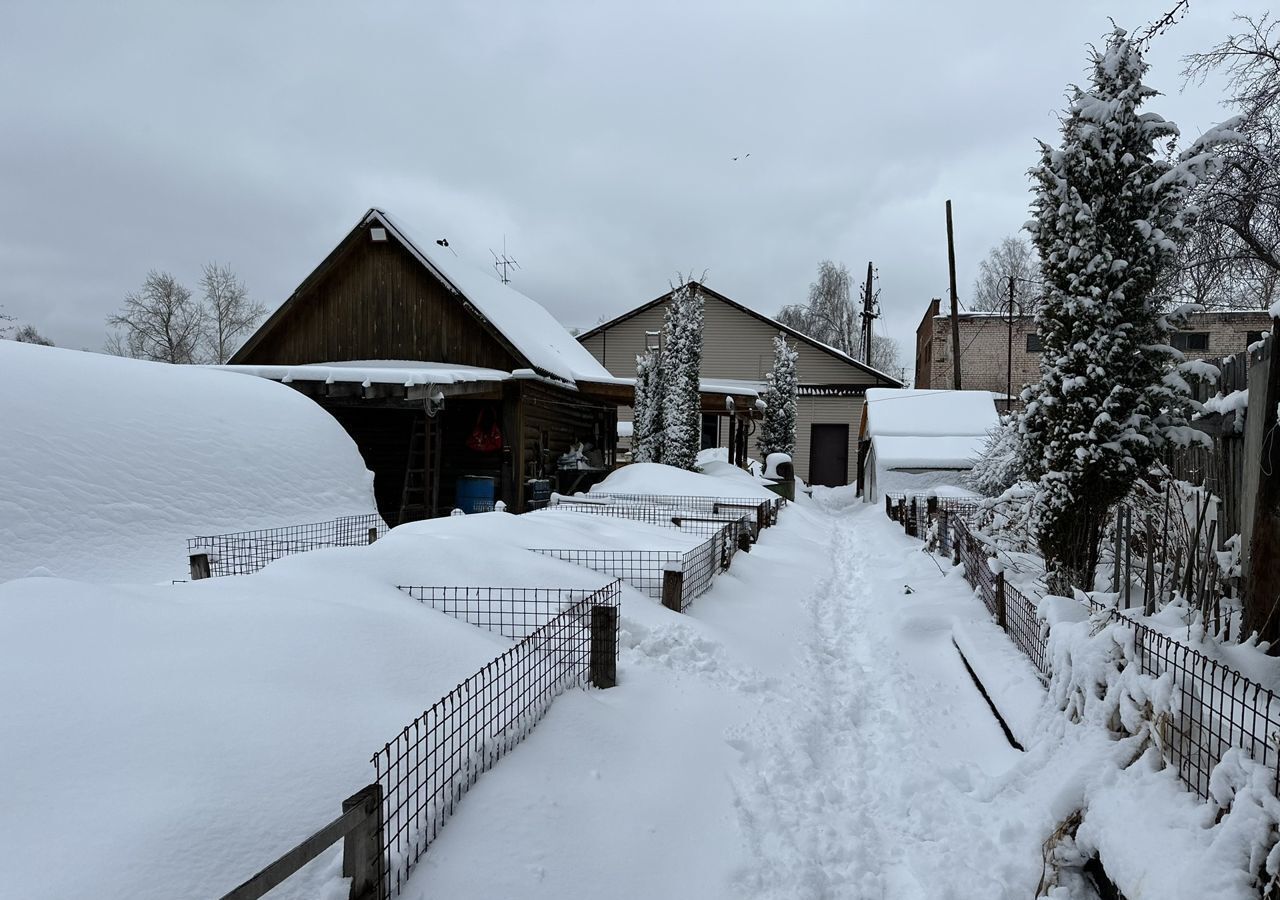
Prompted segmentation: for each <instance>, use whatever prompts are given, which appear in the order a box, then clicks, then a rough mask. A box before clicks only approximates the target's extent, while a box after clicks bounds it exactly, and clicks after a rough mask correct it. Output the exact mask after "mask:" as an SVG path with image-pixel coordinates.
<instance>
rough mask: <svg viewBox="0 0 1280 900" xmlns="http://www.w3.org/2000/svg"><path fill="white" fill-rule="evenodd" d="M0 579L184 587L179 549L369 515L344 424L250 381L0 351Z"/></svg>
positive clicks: (53, 352) (366, 479)
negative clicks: (230, 535) (222, 536)
mask: <svg viewBox="0 0 1280 900" xmlns="http://www.w3.org/2000/svg"><path fill="white" fill-rule="evenodd" d="M0 380H3V382H4V383H5V384H7V385H9V386H10V388H9V389H8V390H6V391H4V392H3V394H2V395H0V422H3V423H4V426H3V428H2V429H0V581H2V580H5V579H9V578H17V577H21V576H23V575H26V574H27V573H28V572H31V571H32V570H33V569H35V568H37V567H44V568H45V569H47V570H49V571H51V572H52V573H53V574H55V575H60V576H67V577H74V578H83V579H89V580H94V581H120V580H129V581H159V580H166V579H170V578H181V577H185V571H186V543H185V540H186V538H188V537H191V536H193V535H196V534H217V533H221V532H228V531H242V530H245V529H251V528H263V527H271V526H279V525H291V524H299V523H305V522H316V521H323V520H326V519H333V518H336V517H338V516H346V515H364V514H368V513H372V512H374V511H375V507H374V503H373V490H372V483H373V477H372V475H370V474H369V472H368V471H367V470H366V468H365V465H364V461H363V460H362V459H361V457H360V453H359V451H357V449H356V446H355V444H354V443H352V441H351V439H350V438H349V437H348V436H347V433H346V432H345V431H343V429H342V427H341V426H340V425H339V424H338V423H337V422H336V421H335V420H334V419H333V418H332V417H331V416H329V414H328V413H326V412H324V411H323V410H322V409H320V407H318V406H316V405H315V404H314V403H313V402H311V401H310V400H308V399H307V398H305V397H303V396H301V395H300V394H297V393H295V392H294V391H293V390H291V389H289V388H287V387H282V386H281V385H278V384H273V383H271V382H268V381H264V380H262V379H260V378H251V377H245V376H242V375H234V374H231V373H227V372H220V371H216V370H210V369H204V368H200V367H196V366H171V365H165V364H162V363H152V362H141V361H138V360H132V359H123V358H119V357H114V356H104V355H100V354H95V353H82V352H78V351H74V350H60V349H57V348H52V347H40V346H36V345H33V344H21V343H17V342H14V341H0Z"/></svg>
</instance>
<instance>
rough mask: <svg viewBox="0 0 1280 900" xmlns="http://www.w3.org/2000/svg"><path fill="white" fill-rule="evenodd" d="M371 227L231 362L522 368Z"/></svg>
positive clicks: (349, 241)
mask: <svg viewBox="0 0 1280 900" xmlns="http://www.w3.org/2000/svg"><path fill="white" fill-rule="evenodd" d="M375 227H378V226H377V224H376V223H374V224H373V225H370V224H368V223H366V224H362V225H360V226H358V227H356V229H355V230H353V231H352V232H351V233H350V234H349V235H348V236H347V237H346V239H345V240H344V241H343V242H342V243H341V244H339V245H338V247H337V249H335V250H334V251H333V253H331V254H330V255H329V257H328V258H327V259H326V260H325V261H324V262H322V263H321V264H320V266H319V267H317V268H316V270H315V271H314V272H312V273H311V275H309V276H308V277H307V280H306V281H304V282H303V283H302V285H301V286H300V287H299V288H298V289H297V290H296V291H295V292H294V294H293V296H292V297H290V298H289V299H288V300H287V301H286V302H285V303H284V305H283V306H281V307H280V309H279V310H277V312H276V313H275V314H274V315H273V316H272V317H271V318H270V319H268V320H267V321H266V322H265V323H264V324H263V326H262V327H261V328H259V329H258V331H257V333H256V334H254V336H253V337H251V338H250V339H249V340H248V341H247V342H246V343H245V345H244V347H242V348H241V349H240V351H239V352H237V353H236V355H235V356H234V357H232V359H231V362H233V363H244V364H249V365H255V364H256V365H301V364H305V363H320V362H340V361H343V360H355V359H403V360H422V361H431V362H444V363H454V364H458V365H468V366H484V367H487V368H493V369H502V370H504V371H507V372H509V371H511V370H512V369H517V368H523V367H527V366H528V365H529V363H528V362H527V361H526V360H524V359H523V358H522V357H521V356H519V355H518V354H517V352H516V351H515V349H514V348H513V347H511V345H510V344H509V343H508V342H507V341H506V340H505V339H504V338H503V337H502V336H501V335H500V334H499V333H498V332H497V331H496V330H494V329H493V328H491V327H490V326H488V325H487V324H486V323H484V322H482V321H481V320H480V319H479V318H477V316H476V315H475V314H474V313H473V312H472V311H471V310H470V309H469V305H468V304H466V302H465V301H464V300H463V299H462V298H461V297H459V296H458V295H457V294H455V293H453V292H452V291H451V290H450V289H449V288H448V287H446V286H445V285H444V284H443V283H442V282H441V281H440V280H439V279H438V278H436V277H435V276H434V275H433V274H432V273H431V272H430V271H429V270H428V269H427V268H426V267H425V266H423V264H422V263H421V262H419V261H418V259H417V258H415V257H414V256H413V254H412V253H411V252H410V251H409V250H408V249H406V248H405V247H404V246H403V245H402V244H400V242H399V241H397V240H396V239H395V238H394V237H393V236H391V235H390V234H388V235H387V237H386V240H383V241H374V240H373V239H372V237H371V235H370V230H371V228H375Z"/></svg>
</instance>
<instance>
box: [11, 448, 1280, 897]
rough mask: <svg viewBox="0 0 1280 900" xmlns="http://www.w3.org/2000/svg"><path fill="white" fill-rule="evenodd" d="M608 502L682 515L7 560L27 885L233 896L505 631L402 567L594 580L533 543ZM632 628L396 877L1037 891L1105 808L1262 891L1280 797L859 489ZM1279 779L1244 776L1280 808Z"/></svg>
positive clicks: (546, 580)
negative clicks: (1112, 693) (1036, 652)
mask: <svg viewBox="0 0 1280 900" xmlns="http://www.w3.org/2000/svg"><path fill="white" fill-rule="evenodd" d="M659 474H663V473H659ZM722 477H734V478H737V477H738V476H720V475H717V476H707V475H702V476H692V475H691V476H689V477H688V478H685V477H683V476H682V477H681V478H679V479H675V478H674V477H673V476H670V474H669V473H667V474H666V475H665V476H664V478H663V479H659V481H661V482H662V483H663V484H665V485H667V489H669V490H673V491H674V490H675V489H676V488H677V487H678V488H679V490H680V492H681V493H686V492H687V493H702V492H703V491H707V492H710V491H711V489H712V488H713V487H716V486H717V485H716V484H714V482H716V481H718V480H721V478H722ZM700 478H707V479H709V480H710V481H711V482H713V484H710V485H708V484H705V483H702V482H699V481H697V479H700ZM676 481H678V482H679V483H678V485H677V484H676ZM653 484H654V482H653V481H652V480H651V482H650V487H652V486H653ZM699 487H701V488H702V489H703V490H696V488H699ZM732 487H733V488H734V489H733V490H729V491H724V493H726V494H728V495H731V496H732V495H737V494H736V491H737V490H740V489H743V487H740V486H739V485H736V484H735V485H732ZM745 487H754V485H749V484H746V485H745ZM686 489H688V490H686ZM593 532H598V538H599V541H600V542H601V543H602V544H605V545H618V546H625V545H635V546H638V545H639V543H641V542H645V543H650V542H653V541H661V540H666V541H671V542H677V543H678V542H679V541H681V540H685V539H686V538H684V537H683V536H681V535H680V534H679V533H678V532H675V531H673V530H670V529H665V530H664V529H656V528H653V527H652V526H644V525H639V524H637V523H633V522H629V521H625V520H612V519H607V518H603V517H599V516H585V515H578V514H573V513H567V512H549V513H541V514H537V515H529V516H507V515H504V514H501V513H492V514H485V515H480V516H472V517H465V518H461V519H449V520H440V521H435V522H428V523H419V524H417V525H413V526H408V527H405V528H400V529H396V530H394V531H393V532H391V533H390V534H389V535H388V536H387V537H386V538H384V539H383V540H380V541H379V542H378V543H376V544H374V545H373V546H370V547H359V548H348V549H332V550H322V551H317V552H314V553H310V554H302V555H299V556H294V557H289V558H286V559H284V560H281V561H278V562H276V563H274V564H272V565H270V566H268V567H267V568H266V569H264V570H263V571H262V572H260V573H258V574H256V575H253V576H245V577H239V578H225V579H214V580H211V581H207V582H199V583H194V584H182V585H173V586H163V587H143V586H137V587H102V586H96V585H91V584H86V583H82V582H72V581H66V580H61V579H52V578H30V579H19V580H15V581H12V582H9V583H7V584H3V585H0V634H3V635H4V636H5V640H6V653H5V654H3V655H0V709H3V710H4V711H5V716H6V718H5V726H4V727H5V736H6V739H5V740H4V741H3V742H0V790H3V792H4V795H5V797H6V803H5V804H4V805H3V806H0V848H3V849H2V850H0V854H2V859H3V866H2V868H3V871H4V877H5V890H6V891H8V890H10V889H12V890H13V891H14V892H15V893H14V896H21V897H24V898H79V897H84V898H116V897H130V898H133V897H142V898H148V897H155V898H173V897H210V896H217V895H218V894H219V893H220V892H222V891H224V890H226V889H228V888H229V887H231V886H233V885H234V884H235V883H237V882H238V881H240V880H242V879H243V878H245V877H247V876H248V875H250V874H251V873H252V872H253V871H254V870H256V869H257V868H258V867H260V866H261V865H263V864H264V863H266V862H268V861H269V860H270V859H272V858H274V857H275V856H276V855H278V854H279V853H280V852H282V851H283V850H285V849H287V848H288V847H289V846H291V845H292V844H293V843H295V842H296V841H297V840H299V839H300V838H302V837H304V836H305V835H306V834H308V833H309V832H310V831H311V830H313V829H314V828H315V827H317V826H318V825H320V824H322V823H323V822H325V821H327V820H328V819H329V818H331V817H332V816H333V815H334V814H335V813H336V812H337V805H338V803H339V802H340V801H341V799H342V798H343V797H345V796H347V795H348V794H350V793H352V792H353V791H355V790H356V789H358V788H359V787H360V786H362V785H363V784H365V783H367V782H368V781H369V780H370V775H371V771H370V766H369V757H370V755H371V753H372V752H373V750H374V749H376V748H377V747H379V746H381V744H382V742H383V741H385V740H387V739H388V738H389V737H391V736H392V735H393V734H394V733H395V732H396V731H398V730H399V728H400V727H401V726H402V725H404V724H405V723H407V722H408V721H409V720H410V719H412V718H413V717H414V716H415V715H416V714H417V713H418V712H420V711H421V710H422V709H423V708H424V707H426V706H428V705H429V704H431V703H432V702H434V700H435V699H437V698H438V697H439V696H441V695H442V694H444V693H445V692H447V691H448V690H449V689H451V688H452V687H453V686H454V685H455V684H457V683H458V682H459V681H461V680H462V679H463V678H464V677H466V676H467V675H469V674H471V673H472V672H473V671H475V670H477V669H478V668H480V666H481V665H483V664H484V663H485V662H487V661H488V660H490V659H492V658H493V657H495V656H497V655H498V654H499V653H500V652H502V650H504V649H505V648H506V647H508V646H510V644H509V642H508V641H505V640H504V639H502V638H499V637H497V636H495V635H492V634H490V633H488V632H486V631H482V630H480V629H476V628H473V627H472V626H470V625H467V624H466V623H462V622H458V621H455V620H452V619H450V618H448V617H446V616H444V615H441V614H439V613H436V612H434V611H433V610H431V609H429V608H428V607H426V606H423V605H420V604H418V603H415V602H413V601H412V600H411V599H409V598H408V597H406V596H405V595H404V594H403V593H401V592H400V591H398V590H396V588H395V585H397V584H492V585H501V584H508V585H526V586H527V585H541V586H549V585H563V586H578V587H583V588H593V587H596V586H598V585H600V584H601V583H602V581H603V580H604V579H603V577H602V576H600V575H599V574H597V573H594V572H591V571H589V570H585V569H581V568H578V567H575V566H572V565H569V564H567V563H563V562H560V561H558V560H553V559H549V558H546V557H542V556H538V555H536V554H531V553H528V551H527V550H526V549H524V548H527V547H530V546H534V545H536V544H537V543H543V542H544V539H545V540H547V541H550V540H551V539H552V538H554V542H555V543H563V544H565V545H566V546H586V545H589V544H590V543H591V542H592V533H593ZM1087 626H1088V623H1083V624H1082V628H1084V629H1085V630H1084V631H1082V632H1081V633H1080V635H1079V636H1078V640H1080V641H1087V640H1088V639H1089V635H1088V627H1087ZM1057 633H1058V632H1057V630H1056V629H1055V635H1056V634H1057ZM621 636H622V653H621V659H620V683H619V685H618V687H616V688H614V689H612V690H608V691H596V690H590V691H570V692H569V693H567V694H565V695H563V696H561V697H560V698H558V699H557V700H556V701H555V703H554V704H553V705H552V706H551V709H550V711H549V713H548V714H547V716H546V718H545V719H544V720H543V721H542V722H541V724H539V725H538V727H537V728H536V729H534V731H533V732H532V733H531V735H530V736H529V738H528V739H527V740H526V741H525V742H523V743H522V744H520V745H519V746H518V747H517V748H516V749H515V750H514V751H513V752H512V753H510V754H509V755H508V756H506V757H504V758H503V759H502V760H501V762H499V764H498V765H497V766H496V767H495V768H494V769H493V770H491V771H489V772H487V773H485V774H484V775H483V776H481V778H480V780H479V781H478V783H477V784H476V785H475V787H473V788H472V789H471V791H470V792H469V793H468V794H467V795H466V797H465V798H464V799H463V800H462V802H461V804H460V805H459V807H458V810H457V812H456V814H455V815H454V817H453V818H452V819H450V820H449V822H448V823H447V824H446V826H445V828H444V830H443V832H442V833H441V834H440V836H439V838H438V840H437V841H436V842H435V843H434V844H433V845H432V846H431V848H430V849H429V851H428V852H427V854H426V855H425V856H424V857H423V859H422V861H421V862H420V863H419V865H418V868H417V869H416V870H415V872H414V874H413V875H412V876H411V878H410V882H409V885H408V888H407V889H406V891H405V893H404V895H403V896H406V897H408V898H411V900H419V898H424V900H425V898H432V897H469V898H472V897H474V898H505V897H522V898H523V897H532V898H537V897H547V898H551V897H555V898H563V897H567V896H568V897H578V896H581V897H605V896H607V897H618V898H631V897H634V898H641V897H644V898H649V897H653V896H678V897H686V896H687V897H700V898H714V897H725V898H739V897H756V898H828V897H830V898H836V897H839V898H843V897H851V898H862V897H866V898H903V900H915V898H922V900H923V898H955V900H968V898H978V897H981V898H1009V900H1012V898H1019V900H1022V898H1026V897H1031V896H1034V895H1035V891H1036V889H1037V886H1038V885H1040V883H1041V879H1042V877H1043V876H1044V872H1045V867H1044V864H1043V857H1042V854H1043V852H1044V844H1045V841H1046V839H1047V838H1048V837H1049V836H1050V835H1051V834H1052V833H1053V832H1054V831H1055V829H1057V828H1058V826H1059V825H1060V824H1061V823H1062V822H1063V821H1064V819H1066V818H1067V817H1068V816H1069V815H1070V814H1072V813H1073V812H1075V811H1077V810H1078V809H1080V808H1081V807H1082V806H1086V807H1087V808H1088V814H1087V815H1086V818H1085V822H1084V824H1083V825H1082V826H1081V828H1080V833H1079V838H1078V839H1079V846H1080V847H1081V848H1083V849H1084V850H1085V851H1086V852H1088V851H1094V850H1096V851H1098V852H1101V854H1102V856H1103V859H1104V861H1105V862H1106V864H1107V866H1108V870H1109V871H1111V872H1112V874H1113V876H1114V877H1115V878H1116V879H1117V881H1118V882H1119V883H1120V887H1121V889H1122V890H1124V891H1125V892H1126V895H1127V896H1129V897H1130V900H1137V898H1140V897H1145V896H1151V897H1160V898H1162V900H1164V898H1178V897H1187V898H1192V897H1195V898H1199V897H1206V896H1212V897H1226V898H1236V897H1240V898H1244V897H1248V896H1250V893H1249V877H1250V876H1249V872H1250V866H1251V865H1253V863H1252V862H1251V861H1250V858H1249V854H1250V852H1256V848H1257V847H1258V846H1260V845H1261V842H1262V841H1263V838H1260V837H1258V834H1260V833H1261V832H1263V831H1265V830H1266V827H1267V825H1268V823H1269V822H1270V821H1271V819H1269V818H1267V816H1268V815H1269V814H1270V813H1266V814H1264V813H1263V812H1261V811H1260V812H1259V813H1258V814H1256V815H1253V816H1252V817H1250V815H1249V812H1248V810H1249V808H1252V807H1248V806H1247V804H1237V805H1238V806H1240V808H1241V810H1242V812H1241V814H1240V815H1236V814H1234V813H1233V814H1231V815H1229V816H1227V817H1226V818H1225V819H1224V820H1223V821H1222V822H1220V823H1218V824H1215V817H1214V813H1215V811H1216V810H1215V809H1214V808H1213V807H1212V806H1211V805H1206V804H1204V803H1201V802H1199V801H1198V800H1195V799H1194V798H1192V797H1191V796H1190V795H1189V794H1188V793H1187V792H1186V791H1184V790H1182V789H1181V787H1180V786H1179V784H1178V782H1177V779H1176V776H1175V775H1174V773H1171V772H1169V771H1167V770H1160V769H1159V768H1158V766H1157V765H1156V764H1155V760H1156V759H1158V754H1155V752H1154V751H1153V750H1151V749H1150V748H1146V749H1145V750H1144V746H1143V745H1142V744H1141V742H1140V741H1139V740H1138V739H1136V738H1133V739H1126V740H1120V741H1117V740H1114V739H1113V737H1112V736H1111V735H1110V734H1109V733H1108V732H1107V731H1106V729H1104V728H1100V727H1098V724H1097V718H1098V714H1095V715H1093V716H1092V718H1091V717H1089V716H1086V717H1085V718H1084V721H1082V722H1080V723H1069V722H1068V721H1067V720H1066V719H1065V718H1064V717H1063V716H1062V715H1061V714H1060V713H1059V712H1058V711H1057V710H1056V709H1055V708H1053V706H1052V704H1050V703H1046V702H1045V700H1044V692H1043V689H1042V688H1040V686H1039V683H1038V682H1037V681H1036V679H1035V675H1034V673H1033V672H1032V670H1031V668H1030V665H1029V664H1027V663H1026V662H1025V660H1021V659H1020V657H1019V656H1018V655H1017V654H1016V652H1009V650H1010V648H1009V646H1008V644H1007V638H1006V637H1005V636H1004V635H1003V633H1002V632H1000V631H999V629H997V628H996V626H994V625H993V624H992V623H991V622H990V621H989V617H988V615H987V613H986V611H985V609H984V608H983V606H982V604H981V603H980V602H979V601H978V600H977V599H976V598H975V597H974V596H973V595H972V593H971V591H970V590H969V588H968V586H967V585H966V584H965V582H964V580H963V578H962V577H961V570H960V569H959V568H952V567H950V566H948V565H947V564H946V562H945V561H942V560H937V559H935V558H934V557H932V556H930V555H928V554H927V553H926V552H924V551H923V549H922V545H921V544H920V542H918V541H916V540H913V539H909V538H907V537H905V536H904V535H903V534H902V533H901V530H900V529H899V528H898V526H896V525H895V524H894V523H892V522H890V521H889V520H888V519H886V518H885V516H884V515H883V513H882V512H881V511H880V510H879V509H878V508H877V507H868V506H866V505H864V504H861V503H859V502H856V501H855V498H853V496H852V494H851V491H850V490H849V489H835V490H830V489H824V488H815V489H814V491H813V498H812V499H809V498H806V497H803V495H802V499H801V501H800V502H798V503H795V504H791V505H789V506H788V507H787V508H786V509H784V510H783V511H782V513H781V515H780V518H779V523H778V525H777V526H776V527H774V528H770V529H766V530H765V531H764V532H763V533H762V535H761V537H760V540H759V542H758V543H757V544H756V545H755V546H754V547H753V548H752V550H751V552H750V553H739V554H738V555H737V556H736V557H735V558H734V560H733V565H732V568H731V570H730V571H729V572H728V573H726V574H722V575H720V576H718V577H717V578H716V579H715V581H714V585H713V588H712V589H711V591H709V592H708V593H707V594H705V595H703V596H702V597H700V598H699V600H698V602H697V603H695V604H694V605H693V606H692V607H691V609H690V611H689V613H688V614H685V615H681V614H678V613H674V612H671V611H669V610H666V609H664V608H663V607H661V606H660V605H659V604H658V603H657V602H656V601H654V600H652V599H650V598H647V597H645V596H643V595H641V594H640V593H638V592H636V591H633V590H624V594H623V599H622V622H621ZM955 641H958V642H959V643H960V645H961V646H962V647H964V648H965V651H966V653H968V654H969V655H971V656H973V657H974V659H975V660H976V662H975V667H976V668H977V669H978V670H979V673H980V674H981V675H982V676H983V678H984V681H985V682H987V686H988V689H989V690H990V691H991V693H992V695H993V698H994V700H995V701H996V703H997V705H999V706H1000V707H1001V711H1002V713H1004V715H1005V718H1006V719H1007V720H1008V721H1009V722H1010V725H1011V727H1013V728H1014V730H1015V732H1016V733H1017V736H1018V737H1019V739H1020V740H1022V742H1023V743H1024V744H1025V745H1026V747H1027V750H1026V752H1025V753H1024V752H1019V751H1017V750H1015V749H1014V748H1013V747H1012V746H1011V745H1010V744H1009V743H1008V741H1007V740H1006V738H1005V736H1004V733H1003V731H1002V729H1001V727H1000V725H999V724H998V722H997V720H996V719H995V717H994V716H993V714H992V712H991V709H990V706H989V705H988V701H987V700H986V699H985V698H984V697H983V696H982V694H981V693H980V692H979V691H978V689H977V688H976V687H975V686H974V684H973V682H972V680H971V679H970V676H969V674H968V672H967V671H966V669H965V666H964V663H963V662H962V660H961V657H960V655H959V652H958V651H957V649H956V643H955ZM1082 646H1083V645H1082ZM1081 652H1084V651H1081ZM1089 652H1093V651H1089ZM1135 756H1136V757H1137V758H1138V762H1137V763H1136V764H1134V765H1129V766H1128V767H1127V768H1126V767H1125V766H1126V764H1128V763H1129V762H1130V760H1132V759H1133V758H1134V757H1135ZM1252 777H1253V776H1252V775H1251V774H1250V773H1249V771H1246V770H1245V769H1243V768H1242V769H1241V772H1240V773H1238V774H1235V775H1232V774H1231V773H1226V774H1224V776H1223V778H1222V779H1220V784H1219V787H1220V788H1221V790H1222V791H1224V792H1225V791H1243V793H1242V795H1241V796H1245V795H1246V794H1247V795H1248V796H1249V797H1250V798H1251V799H1250V802H1254V801H1255V799H1256V798H1259V797H1261V798H1262V799H1260V800H1256V802H1257V803H1258V804H1259V806H1258V809H1259V810H1262V809H1263V807H1264V806H1265V795H1266V792H1265V791H1261V792H1259V789H1258V787H1257V785H1253V786H1250V785H1249V779H1250V778H1252ZM1272 801H1274V797H1273V796H1272ZM338 865H339V860H338V851H337V848H334V849H332V850H330V851H329V852H328V853H326V854H325V855H323V856H322V857H321V859H320V860H318V861H317V863H316V864H314V865H313V866H311V867H309V868H308V870H307V871H305V872H304V873H301V875H300V876H299V877H298V878H296V879H294V880H293V881H291V882H290V883H289V884H288V886H287V888H286V889H284V890H282V891H280V892H279V893H278V894H277V895H273V896H281V897H298V898H301V897H320V898H322V900H337V898H338V897H340V896H343V887H342V884H341V882H340V879H338V878H337V877H336V873H337V871H338ZM1067 881H1068V882H1070V879H1069V878H1068V879H1067ZM1054 890H1055V893H1054V894H1053V896H1055V897H1063V898H1066V897H1070V898H1079V897H1085V896H1088V894H1087V893H1082V890H1083V889H1082V888H1081V887H1080V885H1079V884H1074V886H1072V885H1071V884H1064V885H1063V886H1062V887H1059V888H1055V889H1054ZM1255 895H1256V892H1255ZM6 896H7V894H6Z"/></svg>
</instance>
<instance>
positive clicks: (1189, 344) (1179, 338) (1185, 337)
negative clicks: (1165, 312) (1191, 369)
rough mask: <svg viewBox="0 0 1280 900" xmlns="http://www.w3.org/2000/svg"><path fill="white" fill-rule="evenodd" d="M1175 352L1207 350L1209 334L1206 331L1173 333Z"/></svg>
mask: <svg viewBox="0 0 1280 900" xmlns="http://www.w3.org/2000/svg"><path fill="white" fill-rule="evenodd" d="M1173 347H1174V349H1175V350H1208V349H1209V332H1207V331H1175V332H1174V334H1173Z"/></svg>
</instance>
